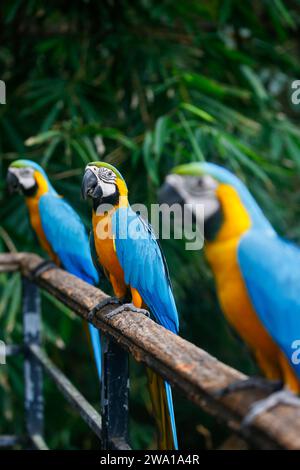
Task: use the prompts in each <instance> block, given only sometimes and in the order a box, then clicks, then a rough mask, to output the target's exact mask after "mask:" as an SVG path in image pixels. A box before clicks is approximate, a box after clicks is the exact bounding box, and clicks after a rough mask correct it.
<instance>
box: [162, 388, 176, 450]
mask: <svg viewBox="0 0 300 470" xmlns="http://www.w3.org/2000/svg"><path fill="white" fill-rule="evenodd" d="M165 389H166V396H167V401H168V408H169V413H170V421H171V427H172V433H173V441H174V449H175V450H178V440H177V431H176V423H175V415H174V407H173V397H172V389H171V385H170V384H169V383H168V382H166V381H165Z"/></svg>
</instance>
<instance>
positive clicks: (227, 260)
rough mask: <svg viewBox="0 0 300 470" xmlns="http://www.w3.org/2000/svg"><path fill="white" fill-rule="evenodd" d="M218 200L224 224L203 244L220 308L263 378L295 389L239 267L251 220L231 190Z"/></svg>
mask: <svg viewBox="0 0 300 470" xmlns="http://www.w3.org/2000/svg"><path fill="white" fill-rule="evenodd" d="M218 197H219V199H220V202H221V206H222V211H223V224H222V227H221V229H220V230H219V232H218V234H217V236H216V238H215V239H214V240H213V241H210V242H208V243H207V244H206V247H205V253H206V257H207V259H208V262H209V263H210V265H211V268H212V270H213V273H214V277H215V282H216V287H217V293H218V297H219V301H220V304H221V308H222V310H223V313H224V314H225V316H226V318H227V319H228V321H229V322H230V324H231V325H232V326H233V327H234V328H235V329H236V331H237V332H238V333H239V334H240V336H241V337H242V338H243V340H244V341H245V342H246V343H247V344H248V345H249V346H250V348H251V349H252V351H253V353H254V355H255V357H256V360H257V362H258V364H259V366H260V367H261V369H262V370H263V372H264V373H265V375H266V376H267V377H268V378H272V379H279V378H283V376H284V377H285V381H286V382H289V385H290V386H291V388H293V389H294V390H295V388H296V387H297V386H298V382H295V376H294V373H293V371H292V369H291V367H290V366H289V365H288V363H287V360H286V358H285V357H284V355H283V354H282V353H281V351H280V349H279V348H278V346H277V345H276V343H275V342H274V341H273V339H272V338H271V336H270V335H269V333H268V332H267V330H266V329H265V327H264V326H263V324H262V323H261V321H260V319H259V317H258V315H257V313H256V312H255V309H254V307H253V304H252V302H251V299H250V297H249V294H248V291H247V288H246V285H245V282H244V279H243V277H242V274H241V271H240V267H239V264H238V245H239V242H240V239H241V237H242V236H243V234H244V233H245V232H247V231H248V230H249V229H250V228H251V220H250V218H249V215H248V213H247V212H246V210H245V208H244V207H243V205H242V203H241V201H240V199H239V197H238V194H237V193H236V191H235V190H234V189H233V188H231V187H230V186H227V185H225V184H223V185H220V186H219V189H218Z"/></svg>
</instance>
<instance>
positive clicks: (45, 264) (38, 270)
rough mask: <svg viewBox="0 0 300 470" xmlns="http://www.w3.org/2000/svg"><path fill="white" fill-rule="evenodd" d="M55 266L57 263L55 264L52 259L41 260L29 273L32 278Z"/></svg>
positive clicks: (55, 267)
mask: <svg viewBox="0 0 300 470" xmlns="http://www.w3.org/2000/svg"><path fill="white" fill-rule="evenodd" d="M57 268H58V266H57V264H55V263H54V262H53V261H50V260H45V261H42V262H41V263H40V264H38V265H37V267H36V268H34V269H33V270H32V271H31V273H30V274H31V277H32V279H35V278H37V277H38V276H40V275H41V274H43V273H45V272H46V271H49V270H50V269H57Z"/></svg>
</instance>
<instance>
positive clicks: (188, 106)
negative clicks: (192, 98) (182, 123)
mask: <svg viewBox="0 0 300 470" xmlns="http://www.w3.org/2000/svg"><path fill="white" fill-rule="evenodd" d="M180 106H181V108H183V109H186V110H187V111H190V112H191V113H193V114H196V116H198V117H200V118H201V119H203V120H204V121H206V122H214V121H215V118H214V117H213V116H212V115H211V114H209V113H207V112H206V111H204V110H203V109H201V108H199V107H198V106H195V105H193V104H190V103H181V105H180Z"/></svg>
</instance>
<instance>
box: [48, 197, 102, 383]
mask: <svg viewBox="0 0 300 470" xmlns="http://www.w3.org/2000/svg"><path fill="white" fill-rule="evenodd" d="M39 213H40V217H41V223H42V227H43V230H44V233H45V236H46V238H47V240H48V242H49V243H50V245H51V248H52V250H53V251H54V253H55V254H56V255H57V256H58V258H59V260H60V262H61V263H62V265H63V267H64V269H66V270H67V271H68V272H69V273H71V274H74V276H77V277H79V278H80V279H82V280H83V281H86V282H88V283H89V284H93V285H94V284H97V283H98V281H99V277H98V273H97V271H96V268H95V266H94V264H93V261H92V257H91V251H90V246H89V240H88V236H87V233H86V230H85V227H84V225H83V223H82V221H81V219H80V217H79V216H78V214H77V213H76V212H75V211H74V209H72V207H71V206H70V205H69V204H68V203H67V202H65V201H64V199H62V198H60V197H59V196H57V195H56V194H52V193H47V194H45V195H43V196H42V197H41V198H40V201H39ZM89 331H90V337H91V342H92V346H93V351H94V358H95V362H96V366H97V371H98V375H99V378H101V345H100V337H99V331H98V330H97V329H96V328H94V326H93V325H90V324H89Z"/></svg>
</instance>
